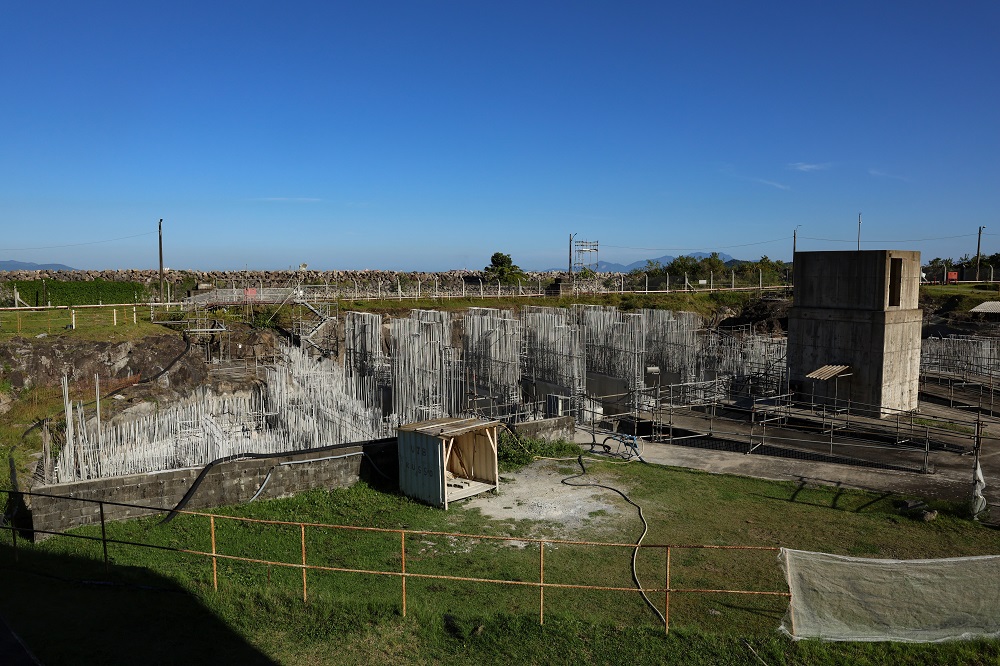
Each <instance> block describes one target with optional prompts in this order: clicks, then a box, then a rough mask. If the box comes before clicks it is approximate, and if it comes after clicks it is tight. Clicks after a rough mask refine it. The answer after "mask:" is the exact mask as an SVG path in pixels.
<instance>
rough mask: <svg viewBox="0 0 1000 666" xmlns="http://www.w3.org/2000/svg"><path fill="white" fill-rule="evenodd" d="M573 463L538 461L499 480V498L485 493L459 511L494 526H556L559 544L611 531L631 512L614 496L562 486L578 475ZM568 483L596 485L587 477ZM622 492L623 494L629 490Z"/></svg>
mask: <svg viewBox="0 0 1000 666" xmlns="http://www.w3.org/2000/svg"><path fill="white" fill-rule="evenodd" d="M577 471H578V468H577V466H576V463H575V462H574V461H572V460H568V461H566V462H562V463H560V462H556V461H551V460H540V461H537V462H535V463H533V464H531V465H528V466H527V467H524V468H522V469H520V470H519V471H517V472H507V473H504V474H501V477H500V478H501V483H500V490H499V492H498V493H497V494H493V493H484V494H482V495H477V496H475V497H472V498H470V499H469V500H468V501H466V502H464V503H463V504H462V506H464V507H466V508H469V509H479V511H480V512H481V513H482V514H483V515H484V516H487V517H489V518H493V519H494V520H517V521H522V520H528V521H544V522H545V523H546V524H550V525H551V524H554V525H557V526H559V528H560V529H559V534H560V535H561V536H562V538H566V537H571V536H574V535H579V534H580V533H582V532H588V533H593V532H594V531H595V530H597V531H601V530H602V528H604V529H610V527H611V526H612V525H613V524H617V522H618V520H619V519H620V516H621V515H622V514H623V513H626V512H627V511H629V510H632V507H630V506H629V505H628V504H627V503H626V502H625V500H623V499H622V498H621V497H620V496H619V495H618V494H617V493H614V492H612V491H610V490H607V489H605V488H597V487H594V486H588V487H578V486H570V485H566V484H564V483H562V480H563V479H565V478H567V477H569V476H572V475H574V474H576V473H577ZM570 482H571V483H594V482H597V483H599V482H600V477H599V476H597V475H593V474H588V475H587V476H585V477H582V478H575V479H571V480H570ZM621 490H623V491H625V492H627V489H625V488H622V489H621Z"/></svg>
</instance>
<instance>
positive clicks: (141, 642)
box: [0, 461, 1000, 665]
mask: <svg viewBox="0 0 1000 666" xmlns="http://www.w3.org/2000/svg"><path fill="white" fill-rule="evenodd" d="M535 464H539V465H550V466H553V468H554V469H555V470H558V471H560V472H563V473H565V474H566V475H567V476H568V475H569V474H573V473H575V472H576V471H578V470H577V469H576V468H575V466H574V464H573V463H572V462H571V461H565V462H552V461H544V462H539V463H535ZM554 478H555V479H558V478H560V477H559V476H558V475H557V476H555V477H554ZM583 480H585V481H600V482H601V483H606V484H609V485H612V486H615V487H618V488H620V489H622V490H624V491H626V492H627V493H628V494H629V496H630V497H631V498H632V499H633V500H634V501H636V502H638V503H639V504H641V505H642V507H643V510H644V513H645V516H646V518H647V520H648V521H649V524H650V533H649V535H648V536H647V537H646V541H645V543H649V544H667V543H669V544H717V545H756V546H777V545H781V546H787V547H791V548H801V549H807V550H819V551H825V552H832V553H842V554H849V555H857V556H869V557H895V558H917V557H946V556H958V555H976V554H994V553H998V552H1000V533H998V532H996V531H994V530H992V529H989V528H986V527H983V526H981V525H978V524H975V523H972V522H970V521H968V520H966V519H964V518H962V517H960V515H959V514H960V507H952V506H949V505H946V504H937V505H935V507H936V508H938V509H939V511H940V512H941V517H940V518H939V519H938V520H936V521H934V522H930V523H924V522H922V521H918V520H913V519H910V518H907V517H904V516H901V515H899V513H898V512H897V511H896V509H895V508H894V507H893V504H892V498H890V497H888V496H881V495H872V494H868V493H861V492H853V491H843V490H838V489H833V488H819V489H813V488H803V487H800V486H798V485H796V484H793V483H779V482H770V481H762V480H756V479H748V478H742V477H734V476H725V475H711V474H705V473H699V472H691V471H687V470H680V469H674V468H667V467H662V466H655V465H641V464H630V465H626V466H614V465H609V464H594V465H592V466H590V473H589V474H588V475H587V476H586V477H584V478H583ZM557 482H558V481H554V483H557ZM514 483H516V481H515V482H514ZM504 492H505V490H504V487H503V486H501V496H503V493H504ZM566 492H567V493H576V492H585V493H589V492H592V491H591V490H589V489H573V488H567V489H566ZM609 497H612V498H614V496H613V495H609ZM609 501H613V502H621V505H622V506H621V510H620V511H619V512H617V513H611V514H607V515H603V514H600V513H599V514H598V515H595V516H593V517H592V518H593V520H592V521H591V522H590V523H587V524H585V526H584V527H583V528H581V530H580V531H577V532H575V533H573V534H570V535H565V534H563V532H562V531H561V530H560V528H559V526H558V525H553V524H547V523H543V522H540V521H536V520H518V521H515V520H493V519H490V518H487V517H485V516H483V515H482V514H481V513H480V512H479V511H478V510H472V509H469V508H467V507H465V506H463V505H462V504H458V505H456V506H453V508H452V509H451V510H449V511H447V512H445V511H441V510H437V509H431V508H429V507H426V506H423V505H420V504H417V503H415V502H412V501H410V500H408V499H406V498H404V497H401V496H399V495H396V494H393V493H387V492H383V491H380V490H378V489H375V488H373V487H370V486H368V485H366V484H363V483H359V484H357V485H355V486H353V487H351V488H347V489H338V490H332V491H326V490H314V491H311V492H308V493H305V494H302V495H300V496H298V497H295V498H291V499H285V500H274V501H267V502H259V503H254V504H248V505H242V506H237V507H227V508H224V509H220V510H219V511H218V512H217V513H218V514H220V515H238V516H245V517H257V518H265V517H266V518H268V519H274V520H288V521H303V522H318V523H330V524H339V525H356V526H376V527H384V528H389V529H408V530H427V531H445V532H461V533H465V534H474V535H503V536H512V537H522V538H526V539H527V538H532V537H547V538H559V537H560V536H569V537H570V538H573V539H587V538H593V539H595V540H597V539H599V540H601V541H620V542H624V543H632V542H634V541H635V539H636V538H637V537H638V536H639V534H640V533H641V524H640V522H639V520H638V517H637V515H636V514H635V512H634V509H633V508H632V507H630V506H629V505H627V504H625V503H624V502H623V501H621V500H619V499H610V500H609ZM216 530H217V531H216V541H217V547H218V552H220V553H225V554H230V555H244V556H248V557H257V558H261V559H269V560H277V561H284V562H293V563H294V562H298V561H301V560H300V558H301V542H300V538H301V535H300V531H299V528H298V527H297V526H278V527H274V526H264V525H259V524H250V525H248V524H236V523H232V522H230V521H225V520H221V519H218V518H217V519H216ZM78 533H83V534H89V535H93V536H96V535H99V533H100V532H99V529H95V528H84V529H82V530H79V531H78ZM108 534H109V537H110V538H115V539H121V540H127V541H141V542H144V543H152V544H157V545H162V546H170V547H184V548H192V549H198V550H209V549H210V548H211V543H210V539H209V530H208V518H206V517H203V516H180V517H178V518H177V519H176V520H174V521H172V522H171V523H169V524H167V525H161V524H159V522H158V521H157V520H155V519H152V518H149V519H141V520H133V521H128V522H121V523H115V524H112V525H109V530H108ZM399 540H400V537H399V534H398V533H388V534H386V533H376V532H344V531H339V530H338V531H332V530H322V529H319V528H308V529H307V532H306V542H307V551H308V561H309V563H310V564H322V565H327V566H338V567H350V568H363V569H370V570H385V571H398V570H399V567H400V564H401V562H400V543H399ZM406 548H407V571H408V572H411V573H430V574H434V573H439V574H450V575H456V576H469V577H486V578H495V579H507V580H524V581H537V580H538V573H539V552H538V547H537V545H536V544H533V543H530V542H529V543H527V545H524V544H521V545H517V544H515V545H508V544H506V543H505V542H493V541H489V540H484V539H474V538H472V539H469V538H452V537H446V536H439V535H416V534H411V535H409V536H408V537H407V546H406ZM19 556H20V563H19V564H18V565H17V566H16V567H15V564H14V562H13V553H12V551H11V548H10V545H9V542H8V545H6V546H4V547H3V549H0V564H2V565H3V566H4V567H5V569H4V571H5V573H6V575H5V576H4V579H5V580H6V581H7V584H6V585H5V594H4V595H0V613H2V614H3V615H4V616H5V617H6V618H7V619H8V622H9V623H10V624H11V625H12V626H13V627H14V628H15V630H16V631H18V632H19V633H20V634H21V636H22V637H23V638H24V639H25V640H26V642H27V643H28V644H29V645H31V646H32V648H33V649H34V650H35V651H36V653H37V654H38V656H39V658H40V659H41V660H42V661H43V662H44V663H46V664H49V665H51V664H61V663H73V664H82V663H101V664H112V663H177V662H178V661H184V662H189V663H209V662H213V663H218V662H219V660H220V659H221V660H222V661H224V662H227V663H236V662H234V661H233V658H227V657H225V656H224V655H225V654H230V655H233V656H234V657H235V658H237V659H238V661H239V663H282V664H345V663H358V662H360V661H364V662H367V663H377V664H381V663H386V664H388V663H399V662H403V663H428V664H430V663H441V662H454V661H456V660H459V659H462V660H486V659H491V660H497V659H499V660H502V661H504V662H509V661H517V662H521V663H539V664H541V663H581V662H585V661H591V662H599V663H603V662H608V663H610V662H614V663H622V662H638V663H654V662H655V663H662V662H664V661H666V662H678V663H692V664H702V663H704V664H718V663H732V664H759V663H761V660H762V661H763V662H764V663H767V664H834V663H844V664H847V663H850V664H885V663H902V664H939V663H946V664H977V663H982V664H986V663H996V662H997V660H1000V642H997V641H958V642H952V643H945V644H934V645H909V644H881V643H879V644H867V643H821V642H818V641H799V642H793V641H790V640H788V639H787V638H785V637H783V636H782V635H780V634H778V633H777V631H776V630H777V627H778V625H779V623H780V620H781V617H782V615H783V614H784V610H785V605H786V602H785V601H784V600H783V599H782V598H780V597H778V598H773V597H772V598H764V597H745V596H742V597H741V596H738V595H694V594H681V593H674V594H673V595H672V598H671V606H670V618H671V631H670V634H669V635H666V636H665V635H664V632H663V625H662V623H660V622H659V620H658V618H657V616H656V615H655V614H654V613H653V611H651V610H650V609H649V608H648V607H647V606H646V605H645V604H644V603H643V602H642V600H641V598H639V596H638V595H637V594H636V593H633V592H595V591H578V590H557V589H547V590H546V592H545V623H544V625H543V626H540V625H539V622H538V601H539V599H538V590H537V589H536V588H533V587H527V586H524V587H516V588H515V587H508V586H499V585H492V584H475V583H468V582H455V581H442V580H420V579H409V580H408V581H407V615H406V617H402V615H401V590H400V581H399V579H398V578H397V577H388V576H385V577H375V576H370V575H361V574H348V573H332V572H310V573H309V578H308V595H309V601H308V603H303V601H302V577H301V572H300V571H298V570H294V569H284V568H280V567H274V566H272V567H268V566H266V565H260V564H247V563H236V562H231V561H228V562H227V561H224V560H220V561H219V569H218V571H219V581H220V584H219V591H218V592H214V591H213V589H212V568H211V562H210V560H208V559H207V558H204V557H200V556H193V555H184V554H178V553H173V552H170V551H165V550H151V549H140V548H137V547H133V546H122V545H114V544H113V545H111V546H110V556H111V560H112V568H111V571H110V575H108V576H105V573H104V567H103V562H102V553H101V545H100V543H99V542H86V541H81V540H77V539H70V538H67V537H59V538H54V539H51V540H49V541H46V542H43V543H41V544H38V545H28V544H25V543H23V542H20V549H19ZM630 557H631V549H628V548H601V547H594V546H571V545H568V544H552V545H549V546H547V547H546V550H545V579H546V581H547V582H566V583H584V584H598V585H621V586H622V587H629V586H630V585H631V584H632V583H631V573H630ZM664 564H665V562H664V559H663V555H662V551H660V550H650V551H643V552H642V553H641V555H640V558H639V562H638V573H639V576H640V579H641V580H642V581H643V582H644V584H645V585H646V586H649V587H662V581H663V572H664ZM671 572H672V573H671V583H672V585H673V586H675V587H727V588H729V589H770V590H775V589H782V585H783V583H782V576H781V572H780V569H779V567H778V565H777V561H776V553H775V552H773V551H704V550H687V551H685V550H678V551H674V552H673V553H672V561H671ZM83 581H101V583H100V584H95V583H86V582H83ZM105 581H110V583H111V584H107V583H106V582H105ZM654 602H655V603H656V604H657V605H658V607H660V608H661V610H662V605H663V603H662V598H659V599H654Z"/></svg>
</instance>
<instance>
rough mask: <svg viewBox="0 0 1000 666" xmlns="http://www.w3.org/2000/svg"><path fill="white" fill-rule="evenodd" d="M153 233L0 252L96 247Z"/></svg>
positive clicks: (18, 248)
mask: <svg viewBox="0 0 1000 666" xmlns="http://www.w3.org/2000/svg"><path fill="white" fill-rule="evenodd" d="M155 233H156V232H155V231H147V232H146V233H144V234H134V235H132V236H121V237H120V238H108V239H106V240H97V241H87V242H85V243H70V244H69V245H44V246H41V247H0V252H24V251H25V250H56V249H59V248H64V247H80V246H81V245H98V244H99V243H113V242H115V241H120V240H128V239H129V238H139V237H140V236H152V235H153V234H155Z"/></svg>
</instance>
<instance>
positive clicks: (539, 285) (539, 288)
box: [538, 267, 993, 296]
mask: <svg viewBox="0 0 1000 666" xmlns="http://www.w3.org/2000/svg"><path fill="white" fill-rule="evenodd" d="M992 271H993V268H992V267H991V268H990V278H991V279H992V277H993V272H992ZM538 295H539V296H541V295H542V278H538Z"/></svg>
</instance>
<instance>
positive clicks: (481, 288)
mask: <svg viewBox="0 0 1000 666" xmlns="http://www.w3.org/2000/svg"><path fill="white" fill-rule="evenodd" d="M483 296H484V294H483V278H479V298H483Z"/></svg>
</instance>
